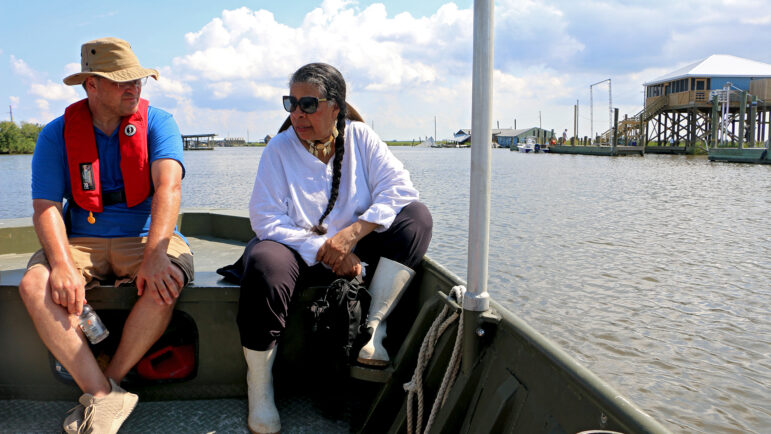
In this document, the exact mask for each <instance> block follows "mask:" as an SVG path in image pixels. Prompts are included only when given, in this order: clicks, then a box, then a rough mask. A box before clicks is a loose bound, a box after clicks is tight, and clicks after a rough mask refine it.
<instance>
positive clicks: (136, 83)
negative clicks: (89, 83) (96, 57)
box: [96, 76, 147, 90]
mask: <svg viewBox="0 0 771 434" xmlns="http://www.w3.org/2000/svg"><path fill="white" fill-rule="evenodd" d="M96 78H97V79H99V80H103V81H107V82H109V83H110V84H112V85H113V86H115V87H117V88H118V89H120V90H126V89H131V88H137V87H139V88H142V87H144V86H145V85H146V84H147V77H144V78H139V79H136V80H131V81H112V80H110V79H109V78H104V77H100V76H96Z"/></svg>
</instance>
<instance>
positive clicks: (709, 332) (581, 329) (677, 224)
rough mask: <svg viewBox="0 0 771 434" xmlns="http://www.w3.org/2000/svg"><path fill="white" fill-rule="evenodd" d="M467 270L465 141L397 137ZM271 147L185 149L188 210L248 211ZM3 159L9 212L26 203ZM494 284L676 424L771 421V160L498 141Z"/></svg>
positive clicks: (758, 428)
mask: <svg viewBox="0 0 771 434" xmlns="http://www.w3.org/2000/svg"><path fill="white" fill-rule="evenodd" d="M392 151H393V152H394V154H396V156H397V157H398V158H399V159H401V160H402V161H403V162H404V164H405V166H406V167H407V168H408V169H409V171H410V173H411V175H412V180H413V182H414V183H415V185H416V186H417V188H418V189H419V190H420V193H421V200H422V201H423V202H425V203H426V205H428V207H429V209H430V210H431V212H432V213H433V216H434V238H433V241H432V243H431V247H430V248H429V253H428V254H429V255H430V256H431V257H432V258H434V259H435V260H437V261H439V262H440V263H442V264H443V265H445V266H446V267H448V268H449V269H450V270H452V271H453V272H455V273H456V274H458V275H459V276H461V277H463V278H465V276H466V266H467V263H466V249H467V230H468V218H467V216H468V211H469V210H468V206H469V194H468V184H469V159H470V152H469V150H468V149H419V148H392ZM261 153H262V149H261V148H218V149H216V150H214V151H213V152H212V151H210V152H201V151H198V152H186V153H185V159H186V166H187V174H186V177H185V179H184V181H183V194H182V207H183V208H199V207H202V208H228V209H246V207H247V204H248V201H249V195H250V193H251V188H252V183H253V180H254V176H255V174H256V172H257V164H258V162H259V158H260V154H261ZM30 160H31V157H29V156H0V174H2V178H0V179H2V183H0V218H9V217H25V216H29V215H30V214H31V209H32V207H31V205H30V200H29V197H30V194H29V176H30V175H29V164H30ZM491 210H492V216H491V222H490V261H489V266H490V269H489V291H490V293H491V294H492V296H493V297H494V298H495V299H496V300H498V301H499V302H501V303H502V304H503V305H504V306H506V307H507V308H508V309H510V310H511V311H512V312H514V313H515V314H516V315H518V316H520V317H522V318H523V319H525V320H526V321H527V322H528V323H530V324H531V325H532V326H533V327H535V328H536V329H537V330H538V331H540V332H541V333H542V334H544V335H546V336H547V337H549V338H551V339H552V340H554V341H555V342H557V343H558V344H559V345H560V346H561V347H562V348H564V349H565V350H567V352H568V353H569V354H571V355H572V356H573V357H575V358H576V359H578V360H579V361H580V362H581V363H582V364H584V365H585V366H587V367H588V368H590V369H591V370H592V371H594V372H595V373H596V374H598V375H599V376H600V377H601V378H603V379H604V380H606V381H607V382H609V383H610V384H611V385H613V386H614V387H615V388H616V389H618V390H619V391H620V392H621V393H623V394H624V395H626V396H627V397H629V398H630V399H631V400H632V401H633V402H635V403H636V404H638V405H639V406H640V407H642V408H643V409H644V410H645V411H647V412H649V413H650V414H651V415H652V416H654V417H655V418H657V419H659V420H660V421H662V422H663V423H664V424H665V425H666V426H668V427H669V428H670V429H672V430H673V431H680V432H692V431H701V432H771V309H770V308H769V302H770V301H771V283H770V281H771V279H770V278H769V276H771V166H752V165H744V164H716V163H709V162H708V161H707V160H706V159H705V158H703V157H683V156H656V155H646V156H645V157H644V158H640V157H618V158H608V157H591V156H570V155H546V154H520V153H517V152H510V151H508V150H505V149H497V150H493V159H492V208H491Z"/></svg>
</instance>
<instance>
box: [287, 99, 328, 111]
mask: <svg viewBox="0 0 771 434" xmlns="http://www.w3.org/2000/svg"><path fill="white" fill-rule="evenodd" d="M282 98H283V100H284V110H286V111H288V112H289V113H292V112H293V111H295V109H296V108H297V106H299V107H300V110H302V111H303V113H307V114H313V113H316V110H317V109H318V108H319V103H320V102H324V101H330V100H329V99H327V98H316V97H315V96H304V97H302V98H300V99H299V100H298V99H297V98H296V97H293V96H286V95H285V96H283V97H282Z"/></svg>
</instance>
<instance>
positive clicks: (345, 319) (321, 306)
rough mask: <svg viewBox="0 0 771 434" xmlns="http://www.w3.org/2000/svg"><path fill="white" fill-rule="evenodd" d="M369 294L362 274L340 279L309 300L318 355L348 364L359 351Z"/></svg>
mask: <svg viewBox="0 0 771 434" xmlns="http://www.w3.org/2000/svg"><path fill="white" fill-rule="evenodd" d="M369 301H370V296H369V292H367V288H365V287H364V285H362V280H361V277H360V276H357V277H356V278H354V279H353V280H348V279H337V280H335V281H334V282H332V283H331V284H330V285H329V286H328V287H327V289H326V291H325V292H324V294H322V296H321V297H320V298H319V299H317V300H315V301H314V302H313V303H311V304H310V306H309V308H308V310H309V312H310V316H311V334H312V342H313V344H314V347H317V351H319V352H320V353H318V354H319V356H322V355H324V357H325V358H328V359H330V360H332V361H333V362H334V363H335V364H340V365H347V364H348V363H350V362H351V360H352V359H353V358H354V356H355V355H356V353H357V352H358V350H359V349H360V348H359V344H360V341H361V340H360V339H358V338H359V334H360V332H361V330H362V323H363V322H364V320H365V318H366V314H367V313H366V312H367V309H368V308H369Z"/></svg>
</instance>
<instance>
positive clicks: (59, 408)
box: [0, 396, 350, 434]
mask: <svg viewBox="0 0 771 434" xmlns="http://www.w3.org/2000/svg"><path fill="white" fill-rule="evenodd" d="M75 404H76V403H74V402H72V401H30V400H21V399H14V400H0V432H3V433H11V432H12V433H59V432H61V429H62V428H61V427H62V425H61V424H62V420H63V419H64V416H65V414H66V413H67V410H69V409H70V408H72V407H74V406H75ZM276 406H277V407H278V409H279V412H280V413H281V423H282V427H281V432H284V433H340V432H348V431H349V420H348V419H349V415H350V413H349V412H346V413H345V414H344V417H343V418H342V419H337V420H334V419H330V418H326V417H324V416H323V415H322V414H321V413H320V412H319V411H318V410H317V409H316V407H315V406H314V404H313V402H312V400H311V399H309V398H302V397H297V396H293V397H291V398H285V399H282V398H280V397H279V398H277V400H276ZM246 414H247V403H246V399H208V400H194V401H155V402H143V401H142V400H141V398H140V401H139V404H137V407H136V408H135V409H134V411H133V412H132V413H131V416H130V417H129V418H128V419H127V420H126V422H125V423H124V424H123V426H122V427H121V430H120V432H121V433H152V432H169V433H172V432H179V433H183V432H184V433H213V432H222V433H246V434H248V433H249V430H248V429H247V425H246Z"/></svg>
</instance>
